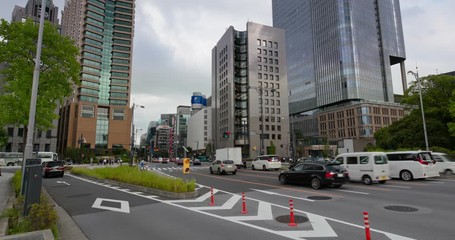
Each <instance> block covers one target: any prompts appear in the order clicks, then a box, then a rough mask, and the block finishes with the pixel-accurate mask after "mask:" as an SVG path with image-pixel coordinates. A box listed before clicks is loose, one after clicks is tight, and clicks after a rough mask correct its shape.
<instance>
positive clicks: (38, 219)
mask: <svg viewBox="0 0 455 240" xmlns="http://www.w3.org/2000/svg"><path fill="white" fill-rule="evenodd" d="M57 220H58V216H57V212H56V211H55V210H54V206H52V205H51V204H49V202H48V201H47V199H45V198H43V197H42V198H41V202H40V203H39V204H37V203H34V204H32V206H31V208H30V212H29V214H28V215H27V217H26V221H27V224H28V225H29V228H30V230H31V231H38V230H44V229H52V228H53V227H55V226H57Z"/></svg>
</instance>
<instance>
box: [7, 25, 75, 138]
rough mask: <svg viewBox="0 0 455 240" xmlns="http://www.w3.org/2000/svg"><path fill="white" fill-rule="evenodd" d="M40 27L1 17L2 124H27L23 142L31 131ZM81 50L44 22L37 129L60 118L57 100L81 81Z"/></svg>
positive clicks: (47, 126) (66, 95)
mask: <svg viewBox="0 0 455 240" xmlns="http://www.w3.org/2000/svg"><path fill="white" fill-rule="evenodd" d="M38 28H39V25H38V24H35V23H34V22H33V21H32V20H26V21H25V22H13V23H8V22H7V21H5V20H4V19H2V20H1V23H0V62H3V63H6V68H4V69H3V70H1V72H0V74H2V75H3V94H2V95H0V109H2V111H0V126H4V125H9V124H10V125H14V126H17V127H18V126H21V125H22V126H24V142H25V139H26V138H27V134H28V131H27V126H28V120H29V112H30V99H31V92H32V83H33V73H34V67H35V53H36V47H37V39H38ZM78 53H79V50H78V48H77V47H76V46H75V45H74V44H73V41H71V40H70V39H69V38H67V37H63V36H61V35H60V34H59V32H58V30H57V29H56V27H55V26H53V25H52V24H51V23H49V22H45V24H44V30H43V41H42V51H41V64H40V76H39V85H38V95H37V102H36V115H35V128H36V129H37V130H47V129H49V128H53V127H55V126H53V125H52V120H54V119H57V118H58V115H57V114H55V110H56V108H57V106H58V104H60V103H63V100H64V98H65V97H68V96H70V95H71V93H72V90H73V86H74V85H77V84H79V76H78V74H79V70H80V65H79V63H78V61H77V56H78Z"/></svg>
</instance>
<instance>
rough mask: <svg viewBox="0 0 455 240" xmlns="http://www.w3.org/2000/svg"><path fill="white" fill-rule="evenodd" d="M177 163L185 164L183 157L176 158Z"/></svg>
mask: <svg viewBox="0 0 455 240" xmlns="http://www.w3.org/2000/svg"><path fill="white" fill-rule="evenodd" d="M175 164H177V165H183V158H176V159H175Z"/></svg>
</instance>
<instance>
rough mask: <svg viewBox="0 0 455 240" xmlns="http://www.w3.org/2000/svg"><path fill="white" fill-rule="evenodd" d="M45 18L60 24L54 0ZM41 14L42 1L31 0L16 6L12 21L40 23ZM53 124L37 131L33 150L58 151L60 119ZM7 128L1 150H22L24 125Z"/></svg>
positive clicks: (1, 65) (0, 92)
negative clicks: (23, 4)
mask: <svg viewBox="0 0 455 240" xmlns="http://www.w3.org/2000/svg"><path fill="white" fill-rule="evenodd" d="M45 13H46V14H45V16H44V19H45V20H47V21H49V22H51V23H52V24H54V25H55V26H57V27H58V26H59V21H58V7H57V6H55V5H54V3H53V1H52V0H48V1H46V9H45ZM40 14H41V1H40V0H29V1H28V2H27V4H26V6H25V7H21V6H17V5H16V6H14V9H13V13H12V17H11V22H23V21H25V20H26V19H32V20H33V21H34V22H35V23H39V21H40ZM6 67H7V64H5V63H1V64H0V69H2V68H6ZM1 78H2V76H0V94H3V90H2V89H3V87H2V85H3V84H4V83H3V81H2V80H1ZM55 113H56V114H58V109H56V112H55ZM52 124H53V125H54V126H55V128H53V129H48V130H46V131H44V132H42V131H36V132H35V134H34V136H33V151H45V152H56V149H57V125H58V120H57V119H55V120H53V121H52ZM5 130H6V132H7V134H8V142H7V144H6V146H5V147H4V149H0V150H1V151H6V152H22V150H23V148H24V146H25V143H24V127H23V126H20V127H15V126H13V125H9V126H6V127H5Z"/></svg>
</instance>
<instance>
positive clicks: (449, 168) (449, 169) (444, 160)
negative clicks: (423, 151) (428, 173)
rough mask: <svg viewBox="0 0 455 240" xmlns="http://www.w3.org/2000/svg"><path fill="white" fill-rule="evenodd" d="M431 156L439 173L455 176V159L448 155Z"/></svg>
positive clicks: (433, 153)
mask: <svg viewBox="0 0 455 240" xmlns="http://www.w3.org/2000/svg"><path fill="white" fill-rule="evenodd" d="M431 155H432V156H433V158H434V160H435V161H436V163H435V165H436V168H437V169H438V171H439V173H443V174H447V175H448V174H455V159H453V158H452V157H451V156H449V155H447V154H446V153H440V152H432V153H431Z"/></svg>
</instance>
